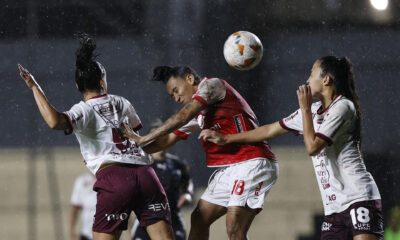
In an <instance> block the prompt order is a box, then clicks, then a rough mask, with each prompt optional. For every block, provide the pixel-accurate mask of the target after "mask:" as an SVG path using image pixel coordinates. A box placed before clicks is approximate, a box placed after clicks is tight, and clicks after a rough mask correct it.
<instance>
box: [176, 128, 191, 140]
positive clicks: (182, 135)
mask: <svg viewBox="0 0 400 240" xmlns="http://www.w3.org/2000/svg"><path fill="white" fill-rule="evenodd" d="M174 134H175V135H177V136H178V137H180V138H182V139H183V140H186V139H187V138H188V136H189V135H188V134H187V133H184V132H181V131H179V130H175V131H174Z"/></svg>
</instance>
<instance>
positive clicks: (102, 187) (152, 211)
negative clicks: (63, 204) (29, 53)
mask: <svg viewBox="0 0 400 240" xmlns="http://www.w3.org/2000/svg"><path fill="white" fill-rule="evenodd" d="M78 37H79V40H80V44H81V46H80V48H79V49H78V50H77V52H76V71H75V81H76V87H77V88H78V90H79V91H80V92H81V93H82V96H83V99H84V100H83V101H81V102H79V103H78V104H75V105H74V106H73V107H72V108H71V109H70V110H69V111H66V112H64V113H60V112H58V111H57V110H56V109H55V108H54V107H52V106H51V104H50V103H49V102H48V100H47V99H46V97H45V95H44V92H43V91H42V90H41V89H40V86H39V84H37V82H36V81H35V79H34V78H33V76H32V75H31V74H30V73H29V72H28V71H27V70H26V69H24V68H22V66H20V65H19V66H18V67H19V70H20V75H21V77H22V79H23V80H24V81H25V83H26V84H27V86H28V87H29V88H30V89H32V92H33V94H34V98H35V100H36V103H37V105H38V108H39V110H40V113H41V114H42V117H43V118H44V120H45V121H46V123H47V124H48V125H49V126H50V127H51V128H53V129H56V130H64V132H65V133H66V134H71V133H74V134H75V136H76V137H77V139H78V142H79V145H80V149H81V153H82V156H83V157H84V160H85V164H86V166H87V167H88V169H89V170H90V171H91V172H92V174H94V175H96V183H95V184H94V186H93V190H95V191H96V192H97V204H96V213H95V215H94V223H93V226H92V231H93V239H94V240H117V239H119V237H120V235H121V232H122V231H123V230H126V229H127V223H128V217H129V215H130V213H131V211H134V212H135V214H136V216H137V218H138V219H139V222H140V225H141V226H142V227H146V230H147V231H148V233H149V235H150V237H151V239H160V240H161V239H174V236H173V232H172V228H171V217H170V211H169V204H168V200H167V197H166V194H165V191H164V189H163V188H162V185H161V183H160V181H159V180H158V178H157V176H156V174H155V172H154V170H153V169H152V168H151V166H149V165H150V164H151V161H150V160H149V158H148V157H147V154H146V153H145V152H144V151H143V150H142V149H141V148H140V147H138V146H137V144H136V143H135V142H133V141H130V140H129V139H126V138H124V137H123V136H122V135H121V133H120V132H119V130H118V126H119V125H120V124H122V123H125V124H127V125H129V126H130V127H131V128H132V129H135V130H138V129H139V128H140V127H141V122H140V119H139V117H138V115H137V113H136V111H135V109H134V108H133V106H132V104H131V103H130V102H129V101H128V100H126V99H125V98H123V97H120V96H117V95H111V94H107V80H106V72H105V69H104V67H103V66H102V65H101V64H100V63H99V62H97V61H96V60H95V58H96V55H94V49H95V48H96V44H95V41H94V39H92V38H90V37H89V36H88V35H86V34H81V35H79V36H78Z"/></svg>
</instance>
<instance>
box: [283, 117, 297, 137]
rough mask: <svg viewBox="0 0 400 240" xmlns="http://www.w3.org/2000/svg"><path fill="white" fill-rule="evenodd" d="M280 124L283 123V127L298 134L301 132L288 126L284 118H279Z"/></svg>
mask: <svg viewBox="0 0 400 240" xmlns="http://www.w3.org/2000/svg"><path fill="white" fill-rule="evenodd" d="M279 125H281V127H282V128H284V129H286V130H288V131H291V132H294V133H295V134H296V135H299V134H300V132H299V131H297V130H294V129H292V128H290V127H288V126H286V124H285V122H284V121H283V119H281V120H279Z"/></svg>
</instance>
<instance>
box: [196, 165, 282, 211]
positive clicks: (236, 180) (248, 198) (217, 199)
mask: <svg viewBox="0 0 400 240" xmlns="http://www.w3.org/2000/svg"><path fill="white" fill-rule="evenodd" d="M278 173H279V166H278V162H277V161H273V160H268V159H265V158H255V159H252V160H248V161H245V162H241V163H237V164H234V165H231V166H227V167H223V168H220V169H218V170H216V171H215V172H214V173H213V175H211V177H210V182H209V184H208V186H207V189H206V190H205V191H204V193H203V195H202V196H201V199H203V200H205V201H207V202H210V203H213V204H216V205H220V206H223V207H231V206H248V207H250V208H252V209H259V210H261V209H262V208H263V206H264V198H265V197H266V196H267V194H268V192H269V190H271V188H272V186H273V185H274V184H275V182H276V180H277V178H278Z"/></svg>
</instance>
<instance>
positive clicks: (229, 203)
mask: <svg viewBox="0 0 400 240" xmlns="http://www.w3.org/2000/svg"><path fill="white" fill-rule="evenodd" d="M153 80H156V81H162V82H164V83H165V84H166V90H167V92H168V94H170V95H171V97H172V98H173V99H174V100H175V101H176V102H178V103H180V104H184V105H185V106H184V107H183V108H182V109H181V110H180V111H179V112H178V113H176V114H175V115H173V116H172V117H170V118H169V119H168V120H167V121H166V122H164V123H163V125H161V126H160V127H158V128H157V129H155V130H153V131H152V132H151V133H149V134H148V135H146V136H143V137H140V136H138V135H136V134H135V133H134V132H133V131H131V130H130V129H129V126H125V128H124V129H123V131H124V134H125V136H126V137H129V138H130V139H132V140H134V141H135V142H136V143H138V144H139V145H142V146H145V147H144V148H143V149H144V150H145V151H146V152H148V153H152V152H155V151H159V150H160V149H162V148H165V147H168V146H171V145H172V144H174V143H176V142H177V141H179V140H180V139H186V138H187V136H188V135H189V134H191V133H193V132H195V131H198V130H200V129H218V130H219V131H220V132H222V133H225V134H233V133H240V132H244V131H248V130H252V129H255V128H257V127H258V121H257V118H256V116H255V114H254V113H253V111H252V110H251V108H250V106H249V105H248V104H247V102H246V101H245V100H244V99H243V97H242V96H241V95H240V94H239V93H238V92H237V91H236V90H235V89H234V88H232V87H231V86H230V85H229V84H228V83H227V82H226V81H224V80H222V79H219V78H202V79H200V77H199V76H198V75H197V73H196V72H195V71H194V70H193V69H192V68H190V67H188V66H177V67H168V66H160V67H157V68H155V69H154V76H153ZM202 144H203V148H204V151H205V152H206V156H207V166H208V167H217V170H216V171H215V173H214V174H213V177H211V179H210V183H209V185H208V187H207V189H206V191H205V192H204V194H203V195H202V197H201V200H200V201H199V202H198V205H197V207H196V209H195V210H194V211H193V213H192V216H191V229H190V234H189V239H208V237H209V227H210V225H211V224H212V223H213V222H214V221H215V220H217V219H218V218H220V217H221V216H223V215H225V214H227V217H226V228H227V233H228V236H229V239H231V240H232V239H246V238H247V237H246V236H247V231H248V230H249V228H250V225H251V223H252V221H253V219H254V217H255V216H256V214H257V213H258V212H259V211H260V210H261V209H262V207H263V204H264V198H265V196H266V195H267V194H268V192H269V190H270V189H271V187H272V186H273V185H274V183H275V182H276V179H277V177H278V164H277V161H276V158H275V155H274V154H273V153H272V152H271V150H270V147H269V145H268V144H267V143H266V142H265V141H260V142H257V143H253V144H248V145H243V144H229V145H225V146H219V145H216V144H214V143H210V142H204V141H203V142H202Z"/></svg>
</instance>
